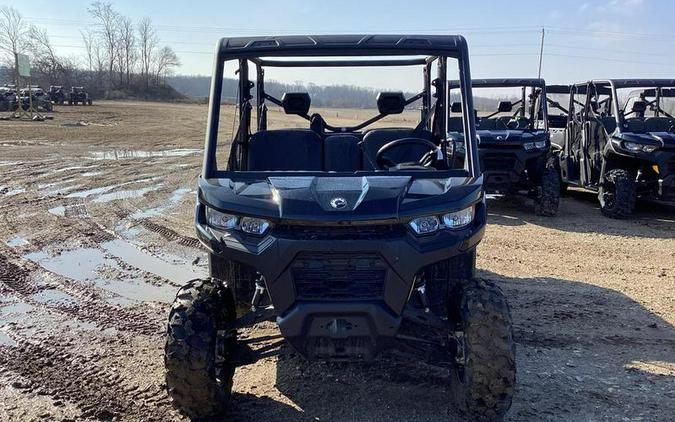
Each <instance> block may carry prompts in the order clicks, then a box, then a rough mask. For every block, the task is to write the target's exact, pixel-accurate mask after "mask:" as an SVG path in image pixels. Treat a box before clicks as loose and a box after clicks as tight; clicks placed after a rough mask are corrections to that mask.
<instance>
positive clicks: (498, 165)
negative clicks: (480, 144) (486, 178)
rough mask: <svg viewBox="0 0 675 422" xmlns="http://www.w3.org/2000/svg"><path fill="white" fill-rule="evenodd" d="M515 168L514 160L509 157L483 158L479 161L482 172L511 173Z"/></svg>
mask: <svg viewBox="0 0 675 422" xmlns="http://www.w3.org/2000/svg"><path fill="white" fill-rule="evenodd" d="M515 166H516V159H515V158H509V157H485V158H483V159H482V160H481V170H482V171H486V172H487V171H511V170H513V169H514V168H515Z"/></svg>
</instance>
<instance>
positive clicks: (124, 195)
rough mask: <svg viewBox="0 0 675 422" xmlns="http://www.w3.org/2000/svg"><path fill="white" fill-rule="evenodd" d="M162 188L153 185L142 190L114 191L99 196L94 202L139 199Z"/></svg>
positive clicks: (159, 185)
mask: <svg viewBox="0 0 675 422" xmlns="http://www.w3.org/2000/svg"><path fill="white" fill-rule="evenodd" d="M160 187H162V184H161V183H160V184H158V185H153V186H147V187H144V188H140V189H127V190H120V191H115V192H110V193H106V194H102V195H99V196H98V197H96V198H95V199H94V202H96V203H106V202H110V201H117V200H120V199H131V198H140V197H141V196H145V194H146V193H149V192H152V191H156V190H157V189H159V188H160Z"/></svg>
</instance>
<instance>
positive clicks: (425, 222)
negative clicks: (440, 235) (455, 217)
mask: <svg viewBox="0 0 675 422" xmlns="http://www.w3.org/2000/svg"><path fill="white" fill-rule="evenodd" d="M408 224H409V225H410V228H411V229H413V231H414V232H415V233H416V234H430V233H434V232H436V231H438V229H439V228H440V226H441V223H440V221H438V217H436V216H435V215H429V216H426V217H418V218H416V219H414V220H411V221H410V223H408Z"/></svg>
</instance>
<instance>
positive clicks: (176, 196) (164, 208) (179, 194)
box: [131, 188, 194, 220]
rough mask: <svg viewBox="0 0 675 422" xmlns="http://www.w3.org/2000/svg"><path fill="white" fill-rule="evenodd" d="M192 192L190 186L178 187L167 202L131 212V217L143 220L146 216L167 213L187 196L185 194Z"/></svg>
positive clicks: (158, 215) (157, 215)
mask: <svg viewBox="0 0 675 422" xmlns="http://www.w3.org/2000/svg"><path fill="white" fill-rule="evenodd" d="M191 192H194V191H193V190H192V189H190V188H180V189H176V190H175V191H173V192H172V193H171V196H170V197H169V199H168V200H167V202H166V203H165V204H163V205H160V206H158V207H154V208H149V209H146V210H138V211H136V212H134V213H132V214H131V218H132V219H134V220H143V219H146V218H152V217H160V216H162V215H164V214H166V213H167V212H168V211H169V210H170V209H171V208H172V207H174V206H175V205H176V204H178V203H179V202H180V201H181V200H182V199H183V197H185V195H187V194H188V193H191Z"/></svg>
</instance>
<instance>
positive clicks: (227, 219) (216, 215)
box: [206, 207, 239, 230]
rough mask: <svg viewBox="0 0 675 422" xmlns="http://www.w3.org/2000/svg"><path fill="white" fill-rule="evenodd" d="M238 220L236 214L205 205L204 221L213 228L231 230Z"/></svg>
mask: <svg viewBox="0 0 675 422" xmlns="http://www.w3.org/2000/svg"><path fill="white" fill-rule="evenodd" d="M238 221H239V218H238V217H237V216H236V215H232V214H225V213H222V212H220V211H216V210H214V209H212V208H208V207H206V222H207V223H208V224H209V226H211V227H213V228H216V229H222V230H231V229H234V228H236V227H237V222H238Z"/></svg>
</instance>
